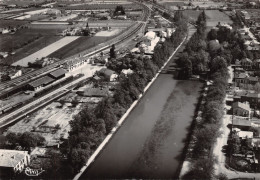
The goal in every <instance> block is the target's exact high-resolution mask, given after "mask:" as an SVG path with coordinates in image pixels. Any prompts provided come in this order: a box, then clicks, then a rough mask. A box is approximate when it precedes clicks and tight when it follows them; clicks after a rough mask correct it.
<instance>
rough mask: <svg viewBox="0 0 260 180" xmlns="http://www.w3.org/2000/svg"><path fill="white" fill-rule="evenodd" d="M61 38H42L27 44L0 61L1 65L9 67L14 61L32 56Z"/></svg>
mask: <svg viewBox="0 0 260 180" xmlns="http://www.w3.org/2000/svg"><path fill="white" fill-rule="evenodd" d="M61 38H62V37H61V36H42V37H40V38H39V39H37V40H35V41H34V42H32V43H30V44H27V45H26V46H23V48H20V49H18V50H16V51H15V54H14V55H12V56H8V57H7V58H5V59H2V60H1V63H3V64H8V65H11V64H13V63H15V62H16V61H18V60H20V59H22V58H25V57H27V56H29V55H30V54H33V53H35V52H37V51H39V50H40V49H42V48H44V47H46V46H48V45H50V44H52V43H54V42H56V41H58V40H60V39H61Z"/></svg>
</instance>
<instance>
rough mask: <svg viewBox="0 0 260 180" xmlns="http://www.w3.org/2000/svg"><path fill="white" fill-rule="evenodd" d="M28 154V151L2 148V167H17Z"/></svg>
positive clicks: (0, 161)
mask: <svg viewBox="0 0 260 180" xmlns="http://www.w3.org/2000/svg"><path fill="white" fill-rule="evenodd" d="M27 155H28V151H17V150H8V149H0V167H15V166H16V165H17V164H18V163H19V162H20V161H21V160H22V159H24V157H25V156H27Z"/></svg>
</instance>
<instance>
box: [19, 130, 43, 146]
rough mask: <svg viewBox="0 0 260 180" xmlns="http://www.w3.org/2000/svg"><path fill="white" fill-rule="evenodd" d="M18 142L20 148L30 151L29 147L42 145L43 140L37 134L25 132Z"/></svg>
mask: <svg viewBox="0 0 260 180" xmlns="http://www.w3.org/2000/svg"><path fill="white" fill-rule="evenodd" d="M18 142H19V144H20V145H21V146H22V147H24V148H26V149H30V148H31V147H36V146H39V145H43V144H44V142H45V139H44V137H42V136H41V135H39V134H35V133H32V132H25V133H23V134H22V135H21V136H20V138H19V140H18Z"/></svg>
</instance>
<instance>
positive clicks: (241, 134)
mask: <svg viewBox="0 0 260 180" xmlns="http://www.w3.org/2000/svg"><path fill="white" fill-rule="evenodd" d="M253 134H254V133H253V132H251V131H239V132H237V135H238V136H239V138H241V139H246V138H249V139H252V138H253Z"/></svg>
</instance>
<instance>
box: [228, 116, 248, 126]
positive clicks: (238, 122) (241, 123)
mask: <svg viewBox="0 0 260 180" xmlns="http://www.w3.org/2000/svg"><path fill="white" fill-rule="evenodd" d="M232 123H233V125H235V126H248V127H251V121H248V120H245V119H240V118H234V119H233V122H232Z"/></svg>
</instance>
